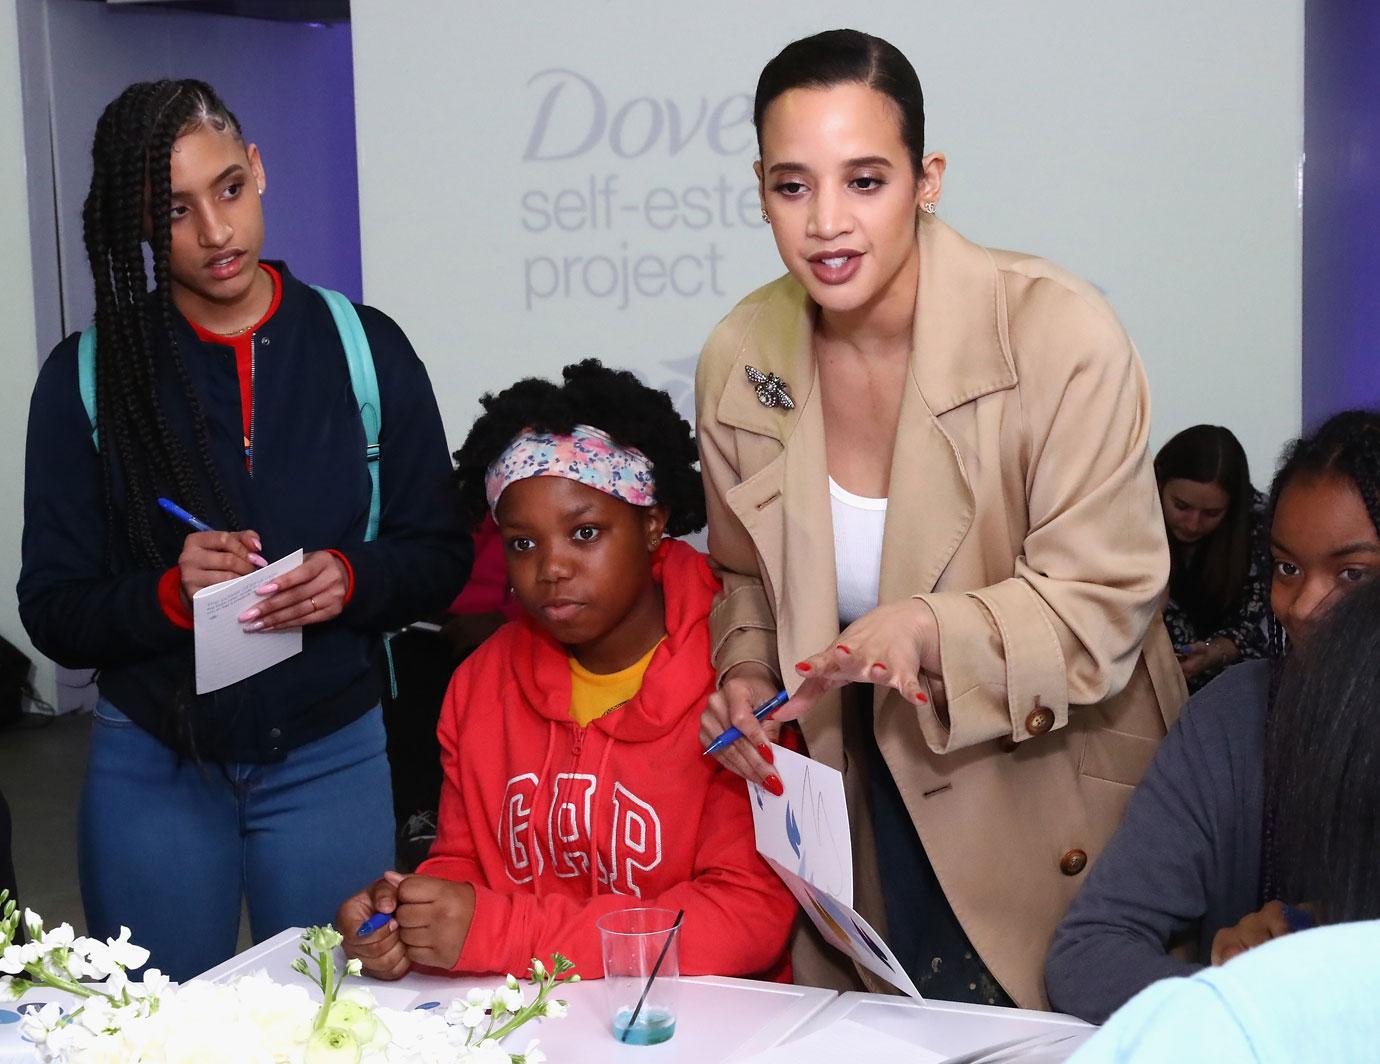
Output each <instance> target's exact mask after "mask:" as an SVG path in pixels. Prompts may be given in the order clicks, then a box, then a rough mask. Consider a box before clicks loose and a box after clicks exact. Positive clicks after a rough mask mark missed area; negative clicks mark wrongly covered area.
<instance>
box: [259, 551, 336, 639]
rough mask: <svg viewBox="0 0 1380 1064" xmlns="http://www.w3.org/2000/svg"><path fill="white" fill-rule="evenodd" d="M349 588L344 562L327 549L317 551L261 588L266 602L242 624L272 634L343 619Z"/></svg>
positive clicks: (260, 591)
mask: <svg viewBox="0 0 1380 1064" xmlns="http://www.w3.org/2000/svg"><path fill="white" fill-rule="evenodd" d="M349 588H350V574H349V572H348V570H346V568H345V563H344V562H342V561H341V560H340V559H339V558H338V557H336V556H335V555H334V554H332V553H331V552H330V551H328V550H314V551H312V552H311V553H310V554H307V555H306V556H304V557H303V559H302V564H301V565H299V566H298V567H297V568H296V569H294V570H292V572H290V573H284V574H283V575H282V576H280V577H278V579H277V580H274V581H272V582H271V583H267V584H264V586H263V587H261V588H259V589H258V594H259V595H261V596H263V601H262V602H260V603H259V604H258V605H257V606H253V607H251V608H250V609H247V610H245V611H244V612H243V613H242V614H240V616H239V621H240V623H241V624H242V625H244V628H245V631H247V632H272V631H277V630H280V629H283V628H300V627H302V626H303V625H307V624H320V623H321V622H322V621H329V620H332V619H334V618H336V617H339V616H340V611H341V610H343V609H344V608H345V596H346V593H347V592H348V591H349Z"/></svg>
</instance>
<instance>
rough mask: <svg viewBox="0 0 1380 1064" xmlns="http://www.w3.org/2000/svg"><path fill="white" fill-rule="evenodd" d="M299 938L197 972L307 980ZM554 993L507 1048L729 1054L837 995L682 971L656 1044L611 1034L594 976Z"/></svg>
mask: <svg viewBox="0 0 1380 1064" xmlns="http://www.w3.org/2000/svg"><path fill="white" fill-rule="evenodd" d="M300 940H301V931H300V930H296V929H290V930H287V931H284V932H282V933H281V934H279V935H275V936H274V937H273V938H271V939H269V940H268V941H266V942H263V943H261V944H260V945H258V946H256V947H254V948H253V949H250V950H246V951H245V952H244V953H241V954H240V955H239V956H237V957H232V958H231V959H230V960H228V961H226V962H225V963H224V964H222V965H219V966H218V967H215V968H212V969H211V970H210V971H209V972H207V973H206V974H205V975H203V976H201V978H203V979H213V980H217V981H221V980H225V979H233V978H235V977H236V976H238V975H248V974H249V973H250V972H254V971H259V970H261V969H262V970H264V971H266V972H268V974H269V975H270V976H271V977H272V978H274V979H275V980H277V981H278V982H281V983H289V982H296V983H304V982H306V983H309V981H308V980H306V979H305V977H304V976H301V975H298V974H297V973H296V972H294V971H293V970H292V962H293V961H294V960H296V959H297V958H298V957H300V956H301V951H300V950H299V949H298V942H299V941H300ZM500 979H501V977H496V976H493V975H470V976H464V975H462V976H436V975H422V974H420V973H416V972H413V973H409V974H408V975H407V976H405V977H404V978H402V979H400V980H399V981H398V982H396V983H382V982H378V981H376V980H373V979H363V980H359V981H358V982H357V985H361V986H367V987H368V989H369V990H370V991H371V992H372V993H373V994H374V996H375V997H377V998H378V999H379V1004H381V1005H384V1006H387V1007H389V1008H412V1007H415V1006H417V1005H420V1004H422V1003H424V1002H427V1001H439V1002H440V1003H441V1005H442V1006H445V1005H447V1004H449V1002H450V1001H451V999H452V998H456V997H461V996H463V995H464V993H465V991H467V990H468V989H469V988H470V987H472V986H494V985H495V984H496V983H498V982H499V981H500ZM351 982H352V983H356V981H355V980H351ZM559 996H561V997H563V998H565V999H566V1000H568V1001H569V1002H570V1014H569V1015H568V1016H566V1017H565V1018H564V1019H560V1020H546V1021H543V1022H541V1023H531V1024H528V1025H527V1026H526V1027H524V1028H522V1030H520V1031H519V1032H518V1033H517V1034H516V1035H515V1036H514V1038H513V1039H512V1042H513V1047H514V1049H515V1050H520V1049H522V1047H524V1046H525V1045H526V1044H527V1040H528V1039H530V1038H537V1039H540V1040H541V1048H542V1051H543V1052H544V1053H546V1055H547V1056H548V1057H549V1058H550V1059H551V1061H552V1064H575V1062H579V1064H585V1062H591V1061H598V1062H601V1064H602V1062H603V1061H611V1062H616V1061H624V1060H626V1061H635V1062H641V1064H672V1062H674V1064H709V1062H712V1061H735V1060H741V1059H743V1058H744V1057H749V1056H752V1055H753V1054H755V1053H758V1052H760V1051H761V1050H764V1049H768V1048H770V1047H771V1046H774V1045H776V1044H777V1043H779V1042H781V1041H783V1040H785V1039H786V1038H788V1037H789V1036H790V1035H792V1034H793V1033H794V1032H795V1031H797V1030H798V1029H799V1028H800V1027H801V1026H802V1025H803V1024H805V1023H806V1022H807V1021H808V1020H809V1019H810V1017H812V1016H814V1015H815V1013H817V1012H819V1011H820V1010H821V1009H823V1008H825V1007H827V1006H828V1005H829V1003H830V1002H831V1001H833V1000H834V999H835V998H836V997H837V995H836V994H835V993H834V991H832V990H822V989H820V988H818V987H810V986H785V985H782V984H781V983H765V982H758V981H757V980H753V979H730V978H727V977H724V976H698V977H695V978H687V979H682V980H681V995H680V1005H679V1008H678V1009H677V1016H676V1033H675V1036H674V1037H673V1038H672V1039H671V1040H670V1041H669V1042H663V1043H662V1044H661V1045H659V1046H631V1045H624V1044H623V1043H621V1042H618V1041H617V1040H615V1038H614V1037H613V1034H612V1033H611V1032H610V1030H609V1009H608V1006H607V1004H606V1003H605V999H604V987H603V982H602V980H598V979H592V980H588V981H581V982H579V983H576V984H575V985H574V986H571V987H568V988H567V989H566V990H565V991H563V992H562V993H561V994H560V995H559Z"/></svg>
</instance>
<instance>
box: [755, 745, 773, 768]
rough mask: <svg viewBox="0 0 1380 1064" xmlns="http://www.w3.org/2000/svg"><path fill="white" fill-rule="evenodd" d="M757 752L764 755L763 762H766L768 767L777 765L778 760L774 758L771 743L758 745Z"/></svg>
mask: <svg viewBox="0 0 1380 1064" xmlns="http://www.w3.org/2000/svg"><path fill="white" fill-rule="evenodd" d="M757 752H758V753H759V754H761V755H762V760H763V761H765V762H766V763H767V764H768V765H774V764H776V759H775V758H774V757H772V752H771V744H770V743H758V744H757Z"/></svg>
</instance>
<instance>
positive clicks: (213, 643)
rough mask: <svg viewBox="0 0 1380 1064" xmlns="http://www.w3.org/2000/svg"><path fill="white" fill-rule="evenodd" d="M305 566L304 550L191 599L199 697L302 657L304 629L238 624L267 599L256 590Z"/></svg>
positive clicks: (212, 586)
mask: <svg viewBox="0 0 1380 1064" xmlns="http://www.w3.org/2000/svg"><path fill="white" fill-rule="evenodd" d="M301 564H302V551H301V550H300V549H299V550H295V551H293V552H292V553H291V554H289V555H287V556H286V557H283V558H279V559H278V560H277V561H276V562H274V563H273V564H272V565H269V566H267V567H266V568H263V569H259V570H256V571H255V572H252V573H250V574H249V575H248V576H241V577H238V578H237V579H234V580H226V581H225V582H224V583H220V584H212V585H211V586H210V587H203V588H202V589H201V590H200V591H198V592H197V593H196V594H195V595H193V596H192V625H193V635H194V636H195V642H196V693H197V694H199V695H204V694H206V693H207V692H209V691H219V690H220V689H221V688H222V687H229V686H230V685H231V684H232V683H236V682H238V681H240V680H243V679H244V678H245V677H246V676H253V675H254V674H255V673H258V672H263V671H264V669H267V668H270V667H271V666H274V665H277V664H278V662H280V661H286V660H287V659H288V658H290V657H292V656H293V655H294V654H300V653H302V629H301V628H289V629H287V630H286V631H281V632H246V631H245V630H244V625H243V624H241V623H240V620H239V617H240V614H242V613H243V612H244V611H245V610H247V609H249V608H250V607H251V606H254V605H256V604H257V603H259V602H262V601H263V596H262V595H256V594H254V589H255V588H258V587H263V585H264V584H267V583H268V582H269V581H271V580H272V579H273V578H274V577H276V576H282V575H283V574H284V573H287V572H291V571H292V570H293V569H296V568H297V567H298V566H299V565H301Z"/></svg>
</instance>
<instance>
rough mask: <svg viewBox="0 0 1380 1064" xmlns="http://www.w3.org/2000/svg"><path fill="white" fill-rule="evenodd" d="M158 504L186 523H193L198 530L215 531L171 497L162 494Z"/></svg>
mask: <svg viewBox="0 0 1380 1064" xmlns="http://www.w3.org/2000/svg"><path fill="white" fill-rule="evenodd" d="M158 505H159V506H161V507H163V509H164V510H166V511H167V512H168V513H170V514H172V515H173V516H174V517H176V518H177V519H178V520H179V521H181V522H182V523H183V524H184V525H191V526H192V527H193V528H195V529H196V530H197V531H198V532H214V531H215V529H214V528H212V527H211V526H210V525H208V524H207V523H206V522H205V521H203V520H202V519H201V518H199V517H194V516H192V515H191V514H189V513H188V512H187V511H186V510H184V509H182V507H180V506H178V505H177V503H175V502H173V501H172V500H171V499H164V498H162V497H161V496H160V497H159V499H158Z"/></svg>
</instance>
